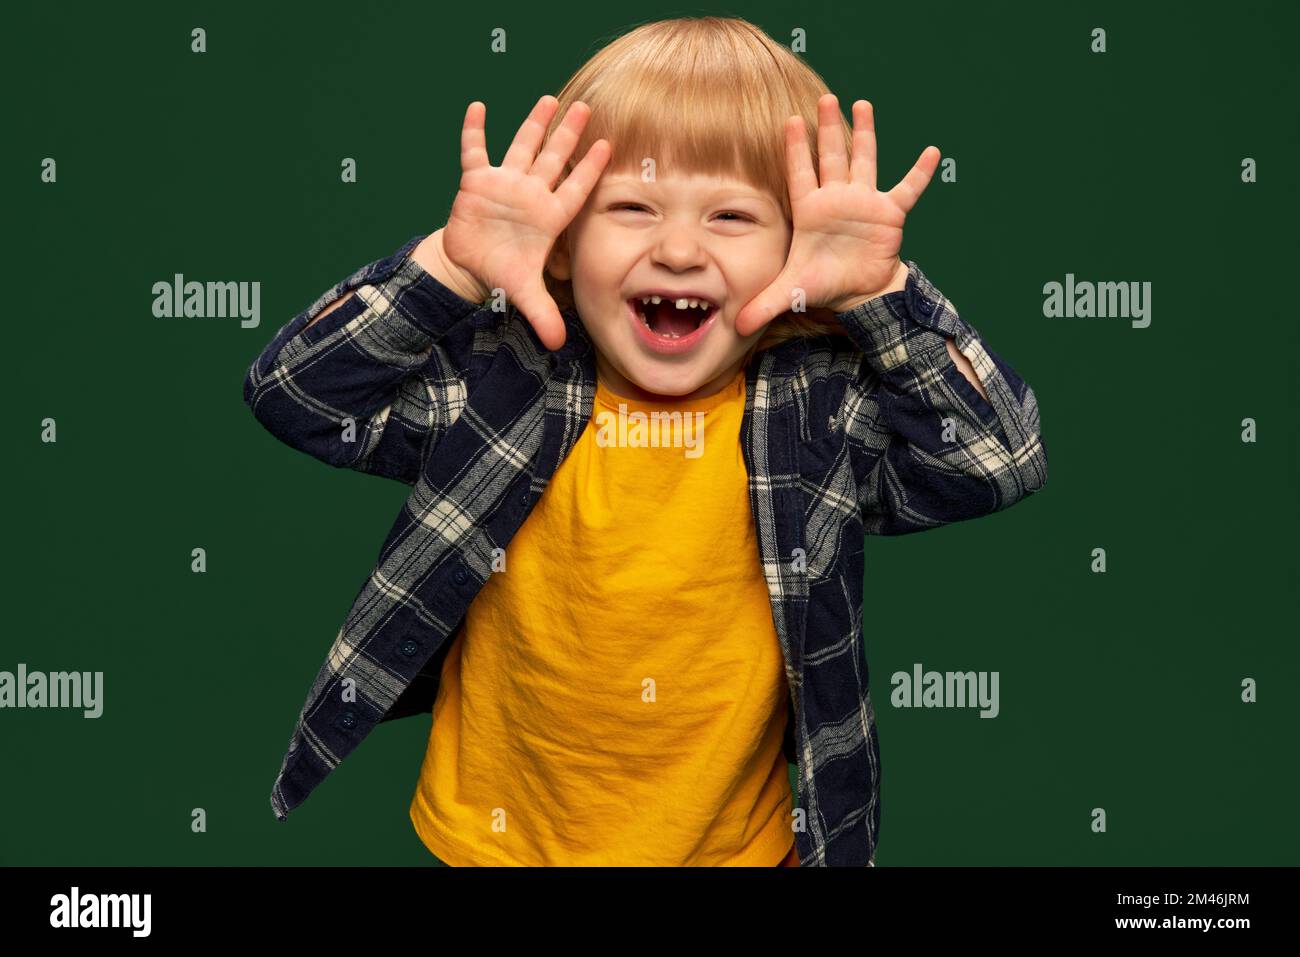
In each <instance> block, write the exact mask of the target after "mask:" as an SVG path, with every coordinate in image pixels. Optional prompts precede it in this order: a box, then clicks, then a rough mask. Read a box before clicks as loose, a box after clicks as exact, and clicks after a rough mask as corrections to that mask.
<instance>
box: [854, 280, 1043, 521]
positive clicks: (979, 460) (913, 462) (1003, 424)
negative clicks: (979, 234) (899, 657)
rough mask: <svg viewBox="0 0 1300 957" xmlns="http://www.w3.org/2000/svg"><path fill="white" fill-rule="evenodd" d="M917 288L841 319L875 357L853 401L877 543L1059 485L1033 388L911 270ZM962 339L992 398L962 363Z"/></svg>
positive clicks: (865, 499) (861, 486)
mask: <svg viewBox="0 0 1300 957" xmlns="http://www.w3.org/2000/svg"><path fill="white" fill-rule="evenodd" d="M907 267H908V273H907V284H906V286H905V288H903V289H902V290H899V291H895V292H890V293H887V294H885V295H883V296H878V297H877V298H875V299H872V300H870V301H868V302H865V303H863V304H861V305H859V306H857V307H856V308H854V309H851V310H848V311H847V312H842V313H837V318H838V319H839V321H840V322H841V323H842V324H843V325H844V327H845V329H846V330H847V331H848V333H849V335H850V336H851V337H852V339H853V341H854V342H855V343H856V344H857V346H858V348H859V349H860V350H861V351H862V353H863V363H862V370H861V375H860V376H859V377H858V378H857V379H856V380H855V381H854V382H852V383H851V384H850V387H849V390H848V394H847V395H846V400H845V401H846V406H845V407H846V411H847V415H846V416H845V427H846V430H847V431H848V434H849V437H850V440H851V442H853V443H854V444H855V446H856V448H855V451H856V452H857V453H858V454H857V456H856V465H855V470H856V478H857V481H858V506H859V508H860V509H861V513H862V521H863V527H864V530H865V532H866V533H867V534H869V535H905V534H908V533H910V532H919V531H924V530H925V529H928V528H934V527H936V526H939V525H946V524H950V523H952V522H959V521H963V520H965V519H970V518H975V517H978V516H981V515H987V514H989V513H991V512H996V511H999V510H1001V509H1004V508H1007V507H1009V506H1011V505H1013V504H1015V503H1016V502H1018V501H1020V500H1021V499H1023V498H1025V497H1026V496H1028V495H1030V494H1031V493H1033V492H1034V491H1036V490H1038V489H1040V488H1042V487H1043V485H1044V484H1045V483H1046V481H1047V452H1046V448H1045V447H1044V445H1043V440H1042V437H1041V435H1040V430H1039V415H1038V401H1037V398H1036V397H1035V395H1034V392H1033V390H1032V389H1031V388H1030V387H1029V386H1028V385H1027V384H1026V383H1025V381H1024V380H1023V379H1022V378H1021V377H1020V376H1019V375H1017V373H1016V372H1015V370H1013V369H1012V368H1011V366H1009V365H1008V364H1007V363H1006V362H1005V361H1004V360H1003V359H1002V358H1001V357H1000V356H998V355H997V354H996V353H995V352H994V351H993V350H992V349H990V348H989V347H988V346H987V345H986V344H985V342H984V340H983V339H982V338H981V336H980V334H979V333H978V332H977V331H976V330H975V329H974V328H973V327H972V326H971V325H969V324H968V323H967V322H966V321H964V320H963V319H962V318H961V317H960V316H959V315H958V312H957V308H956V306H955V305H954V304H953V303H952V302H950V301H949V300H948V299H947V298H946V297H945V296H944V295H943V294H942V293H941V292H940V291H939V290H938V289H937V288H935V287H934V285H933V284H932V283H930V281H929V280H928V279H927V278H926V276H925V274H924V273H922V271H921V269H920V267H919V266H917V264H916V263H915V262H912V261H911V260H908V261H907ZM946 338H951V339H952V340H953V342H954V344H955V345H956V347H957V349H958V351H959V352H961V353H962V355H964V356H965V357H966V358H967V359H968V360H970V363H971V365H972V367H973V368H974V370H975V374H976V376H978V378H979V380H980V383H981V384H982V385H983V386H984V390H985V392H986V393H988V399H987V400H986V399H985V398H984V397H983V396H982V395H980V393H979V390H977V389H976V388H975V386H974V385H972V384H971V383H970V381H969V380H967V378H966V377H965V376H964V375H963V374H962V372H961V370H960V369H959V368H958V367H957V365H956V363H954V362H953V360H952V357H951V355H949V353H948V347H947V344H946V342H945V339H946Z"/></svg>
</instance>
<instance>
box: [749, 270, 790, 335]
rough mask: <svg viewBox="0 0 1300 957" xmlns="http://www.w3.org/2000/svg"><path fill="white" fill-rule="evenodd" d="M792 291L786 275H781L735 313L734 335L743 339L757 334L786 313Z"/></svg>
mask: <svg viewBox="0 0 1300 957" xmlns="http://www.w3.org/2000/svg"><path fill="white" fill-rule="evenodd" d="M792 291H793V290H792V288H791V286H790V283H789V282H788V280H787V274H786V273H784V272H783V273H781V275H780V276H778V277H777V278H776V280H775V281H774V282H772V283H771V284H770V285H769V286H768V287H767V288H766V289H764V290H763V291H762V292H760V293H759V294H758V295H757V296H755V297H754V298H753V299H751V300H750V301H749V302H747V303H746V304H745V306H744V308H743V309H741V310H740V312H738V313H736V335H738V336H742V337H743V336H748V335H751V334H752V333H755V332H758V331H759V330H760V329H762V328H763V327H764V326H766V325H767V324H768V323H770V322H771V321H772V320H773V319H775V318H776V317H777V316H779V315H781V314H782V313H784V312H788V311H789V309H790V302H791V298H792V295H791V294H792Z"/></svg>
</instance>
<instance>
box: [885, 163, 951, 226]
mask: <svg viewBox="0 0 1300 957" xmlns="http://www.w3.org/2000/svg"><path fill="white" fill-rule="evenodd" d="M931 150H933V151H934V152H930V151H931ZM939 155H940V154H939V147H937V146H927V147H926V148H925V149H923V150H922V151H921V156H920V158H919V159H917V161H916V163H915V164H914V165H913V166H912V168H911V169H910V170H908V171H907V175H906V176H904V177H903V178H902V179H901V180H899V181H898V185H897V186H895V187H894V188H893V189H891V190H890V191H889V197H890V199H892V200H893V201H894V202H895V203H897V204H898V207H899V209H901V210H902V211H903V212H905V213H910V212H911V211H912V207H913V206H915V205H916V201H917V200H918V199H920V198H921V194H922V193H923V192H925V188H926V187H927V186H929V185H930V177H932V176H933V175H934V170H935V167H937V166H938V165H939Z"/></svg>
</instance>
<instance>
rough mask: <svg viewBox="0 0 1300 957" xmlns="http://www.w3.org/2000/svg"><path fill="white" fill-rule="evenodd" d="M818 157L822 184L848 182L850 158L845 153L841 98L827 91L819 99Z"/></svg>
mask: <svg viewBox="0 0 1300 957" xmlns="http://www.w3.org/2000/svg"><path fill="white" fill-rule="evenodd" d="M817 158H818V160H819V162H818V166H819V167H820V169H821V184H822V185H823V186H825V185H826V184H827V183H847V182H848V180H849V160H848V157H847V156H846V155H845V154H844V118H843V117H842V116H840V105H839V100H837V99H836V98H835V94H834V93H827V94H826V95H825V96H823V97H822V98H821V99H819V100H818V101H817Z"/></svg>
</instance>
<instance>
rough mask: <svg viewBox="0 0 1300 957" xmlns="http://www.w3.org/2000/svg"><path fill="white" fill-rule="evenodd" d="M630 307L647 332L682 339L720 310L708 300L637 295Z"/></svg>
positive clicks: (669, 338) (666, 337)
mask: <svg viewBox="0 0 1300 957" xmlns="http://www.w3.org/2000/svg"><path fill="white" fill-rule="evenodd" d="M628 305H630V306H631V307H632V310H633V311H634V312H635V313H636V316H637V318H638V319H640V320H641V322H642V324H644V325H645V327H646V328H647V329H649V330H650V331H651V332H653V333H654V334H655V335H656V336H659V337H660V338H663V339H668V340H672V339H681V338H683V337H685V336H689V335H690V334H691V333H693V332H695V331H696V330H697V329H699V328H700V326H702V325H703V324H704V323H705V322H707V321H708V320H709V317H710V316H712V315H713V313H714V312H716V311H717V308H718V307H717V306H716V305H714V304H713V303H711V302H709V301H708V300H705V299H665V298H663V297H661V296H634V297H632V298H631V299H629V300H628Z"/></svg>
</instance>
